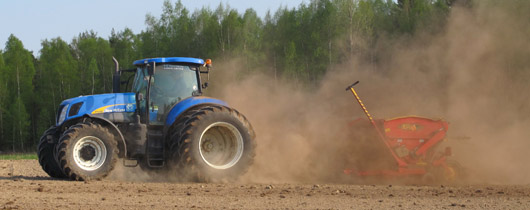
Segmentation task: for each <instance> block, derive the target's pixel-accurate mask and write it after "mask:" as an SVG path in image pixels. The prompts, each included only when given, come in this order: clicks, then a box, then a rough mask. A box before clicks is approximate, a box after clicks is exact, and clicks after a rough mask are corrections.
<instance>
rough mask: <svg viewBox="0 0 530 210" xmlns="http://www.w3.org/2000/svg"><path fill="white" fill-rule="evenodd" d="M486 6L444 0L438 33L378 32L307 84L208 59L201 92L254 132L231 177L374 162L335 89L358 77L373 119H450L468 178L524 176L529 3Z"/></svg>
mask: <svg viewBox="0 0 530 210" xmlns="http://www.w3.org/2000/svg"><path fill="white" fill-rule="evenodd" d="M488 2H490V1H488ZM491 2H495V1H491ZM491 2H490V3H487V2H486V1H480V2H479V1H477V2H476V3H475V4H474V5H473V7H472V8H458V7H455V8H453V9H452V10H451V14H450V16H449V19H448V22H447V25H446V27H445V28H444V29H443V30H442V31H441V32H439V33H435V34H432V33H428V32H421V30H420V32H418V33H416V34H415V35H413V36H409V37H404V38H398V39H396V38H394V39H391V38H388V39H381V40H380V41H379V42H378V44H377V45H376V46H375V51H376V54H378V55H384V56H380V57H379V58H378V63H377V64H372V63H368V62H363V59H361V58H359V57H357V56H356V55H353V56H352V57H351V58H350V59H349V60H348V61H345V62H342V63H337V64H333V65H331V66H330V67H329V70H328V71H327V74H326V75H325V76H324V78H323V79H322V80H321V81H320V83H319V84H318V85H317V86H316V87H314V86H311V87H309V86H306V85H303V84H300V83H299V82H297V81H292V80H285V79H277V78H275V77H273V76H270V75H272V74H268V73H267V71H270V69H271V67H270V66H266V67H256V68H258V69H257V70H256V69H255V70H254V71H253V72H251V73H249V72H248V71H249V70H248V69H246V68H243V67H242V66H244V65H243V64H244V63H245V62H244V61H243V60H242V59H237V58H234V59H230V60H222V59H219V60H214V68H213V70H212V72H211V76H210V88H209V89H208V90H207V95H209V96H213V97H217V98H220V99H223V100H225V101H227V102H228V103H229V104H230V106H232V107H234V108H236V109H237V110H239V111H240V112H241V113H243V114H244V115H245V116H247V118H248V119H249V120H250V122H251V123H252V125H253V127H254V129H255V131H256V134H257V141H258V148H257V155H256V159H255V162H254V165H253V166H252V167H251V169H250V170H249V172H248V173H247V174H246V175H244V176H243V177H242V178H241V181H242V182H252V183H256V182H257V183H330V182H331V183H333V182H337V183H348V182H352V181H354V180H355V179H356V178H355V177H350V176H346V175H344V174H343V169H346V168H353V167H355V166H356V164H362V162H359V156H361V157H363V158H364V159H375V160H377V159H378V158H381V159H384V156H385V154H386V153H385V152H386V151H381V150H378V149H374V148H371V147H370V148H366V147H364V146H362V147H361V146H359V145H360V144H359V142H357V141H355V140H354V139H351V134H352V133H355V132H356V131H355V130H352V129H351V128H350V127H348V126H347V125H348V122H350V121H352V120H354V119H357V118H364V117H365V116H364V113H363V112H362V110H361V109H360V107H359V105H358V104H356V101H355V100H354V98H353V96H352V95H351V93H350V92H347V91H345V88H346V87H347V86H348V85H350V84H351V83H353V82H354V81H357V80H359V81H360V84H358V85H357V86H356V87H355V88H356V90H357V91H358V93H359V95H360V97H361V99H362V100H363V102H364V104H365V105H366V106H367V108H368V110H369V111H370V112H371V114H372V115H373V116H374V117H375V118H378V119H388V118H394V117H399V116H407V115H418V116H425V117H431V118H442V119H444V120H446V121H448V122H449V123H450V125H449V132H448V138H447V139H448V141H447V142H444V144H446V145H448V146H451V147H452V148H453V154H454V156H453V157H452V158H453V159H455V160H457V161H459V162H460V163H461V165H462V166H463V167H464V168H465V169H466V171H467V172H468V175H469V177H472V179H468V180H467V183H470V184H481V183H489V184H528V183H530V164H528V159H529V158H530V152H529V151H530V138H529V137H530V106H529V105H530V103H529V102H530V93H529V92H528V91H529V90H530V83H528V80H529V79H530V39H529V38H528V37H530V21H529V20H530V14H529V13H528V12H527V11H530V3H527V2H526V1H502V3H499V2H498V3H491ZM359 40H362V39H359ZM259 68H261V69H259ZM258 70H261V71H258ZM257 72H261V73H257ZM368 143H369V142H368ZM368 145H370V143H369V144H368ZM386 155H388V154H386ZM376 162H377V161H376ZM117 165H121V164H117ZM170 177H173V176H171V175H168V174H165V175H164V173H162V174H158V175H157V173H156V172H154V173H148V172H144V171H142V170H140V169H139V168H134V169H129V168H124V167H122V166H120V167H118V168H117V170H116V171H115V172H114V173H113V175H112V176H111V178H117V179H121V180H131V181H180V180H172V178H170Z"/></svg>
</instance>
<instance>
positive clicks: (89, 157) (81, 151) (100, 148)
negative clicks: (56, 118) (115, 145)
mask: <svg viewBox="0 0 530 210" xmlns="http://www.w3.org/2000/svg"><path fill="white" fill-rule="evenodd" d="M73 159H74V162H75V163H76V165H77V166H78V167H79V168H81V169H83V170H86V171H94V170H97V169H99V168H100V167H101V166H103V164H104V163H105V160H106V159H107V147H105V144H104V143H103V141H102V140H101V139H99V138H98V137H95V136H85V137H83V138H81V139H79V140H78V141H77V142H76V143H75V145H74V150H73Z"/></svg>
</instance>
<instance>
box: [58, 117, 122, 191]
mask: <svg viewBox="0 0 530 210" xmlns="http://www.w3.org/2000/svg"><path fill="white" fill-rule="evenodd" d="M117 144H118V143H117V141H116V140H115V139H114V135H113V134H112V133H110V132H109V130H108V129H107V128H105V127H103V126H101V125H99V124H97V123H93V122H84V123H79V124H77V125H74V126H72V127H70V128H69V129H68V130H66V131H65V132H64V134H63V136H62V137H61V138H60V139H59V144H58V145H57V160H58V161H59V165H60V167H61V169H62V171H63V172H64V173H65V174H66V175H67V177H68V178H70V179H72V180H79V181H81V180H92V179H102V178H104V177H106V176H107V175H108V174H109V173H110V172H111V171H112V170H113V169H114V166H115V165H116V162H117V159H118V149H117Z"/></svg>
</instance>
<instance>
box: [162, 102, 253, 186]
mask: <svg viewBox="0 0 530 210" xmlns="http://www.w3.org/2000/svg"><path fill="white" fill-rule="evenodd" d="M172 132H173V134H172V135H171V138H172V139H171V140H172V145H171V160H170V162H171V164H170V165H171V166H173V167H174V168H176V169H177V170H179V171H180V172H184V174H187V175H190V176H191V177H192V178H196V179H198V181H206V182H217V181H224V180H235V179H236V178H237V177H239V176H240V175H242V174H244V173H245V172H246V171H247V170H248V168H249V166H250V165H251V164H252V162H253V160H254V156H255V147H256V141H255V134H254V130H253V129H252V126H251V125H250V123H249V122H248V120H247V119H246V118H245V117H244V116H243V115H242V114H240V113H239V112H237V111H236V110H234V109H231V108H228V107H225V106H218V105H209V106H202V107H198V108H195V109H192V110H189V111H188V112H187V113H184V115H183V117H181V119H180V120H178V121H177V124H176V126H174V127H173V129H172Z"/></svg>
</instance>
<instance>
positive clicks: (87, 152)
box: [79, 146, 96, 161]
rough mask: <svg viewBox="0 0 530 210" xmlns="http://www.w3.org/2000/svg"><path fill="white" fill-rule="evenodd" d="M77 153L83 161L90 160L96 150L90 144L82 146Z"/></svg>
mask: <svg viewBox="0 0 530 210" xmlns="http://www.w3.org/2000/svg"><path fill="white" fill-rule="evenodd" d="M79 153H80V156H81V158H82V159H83V160H84V161H90V160H92V159H93V158H94V157H95V156H96V150H95V149H94V147H92V146H84V147H83V148H81V150H80V151H79Z"/></svg>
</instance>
